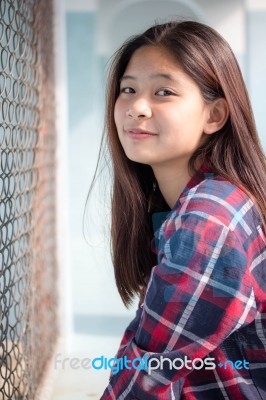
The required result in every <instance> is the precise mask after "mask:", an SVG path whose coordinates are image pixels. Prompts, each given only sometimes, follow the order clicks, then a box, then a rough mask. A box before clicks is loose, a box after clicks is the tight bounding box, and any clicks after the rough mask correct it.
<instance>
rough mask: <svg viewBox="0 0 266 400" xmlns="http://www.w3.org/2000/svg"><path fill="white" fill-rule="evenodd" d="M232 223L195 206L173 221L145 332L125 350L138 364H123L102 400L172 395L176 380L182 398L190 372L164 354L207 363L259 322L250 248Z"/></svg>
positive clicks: (154, 277)
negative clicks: (245, 327) (206, 359)
mask: <svg viewBox="0 0 266 400" xmlns="http://www.w3.org/2000/svg"><path fill="white" fill-rule="evenodd" d="M239 224H240V223H239ZM229 226H230V225H228V226H225V225H224V224H223V223H221V222H220V221H219V220H218V219H217V218H216V217H215V216H213V215H208V214H206V213H204V212H196V211H195V212H188V213H184V214H183V215H181V216H177V217H175V218H174V219H173V220H171V221H169V223H168V225H167V226H166V228H165V240H163V241H162V242H163V244H161V247H162V248H160V249H159V251H158V265H156V266H155V267H154V268H153V270H152V273H151V277H150V281H149V284H148V288H147V292H146V297H145V301H144V307H143V312H142V314H141V318H140V323H139V326H138V329H137V331H136V334H135V335H134V336H133V337H132V338H131V340H130V341H129V342H128V343H127V345H126V346H125V348H124V351H123V352H121V353H120V355H121V357H122V360H123V359H124V360H125V359H126V360H130V361H131V368H130V365H129V364H127V367H125V366H124V367H122V366H121V369H120V371H119V372H118V373H117V374H115V375H113V376H112V377H111V379H110V382H109V385H108V387H107V388H106V390H105V392H104V394H103V396H102V397H101V400H109V399H110V400H111V399H116V400H122V399H123V400H133V399H138V400H144V399H145V400H152V399H153V400H155V399H164V400H168V399H169V400H170V399H172V398H173V397H172V396H171V391H172V384H173V383H174V384H175V399H177V398H178V397H177V394H176V393H177V392H178V391H179V393H181V390H182V385H183V382H184V377H185V376H186V375H187V374H189V372H191V369H189V368H187V367H183V368H179V369H178V368H170V363H169V362H167V361H166V362H163V364H162V357H164V358H167V359H168V360H170V361H172V362H173V361H174V360H176V359H179V360H181V361H179V364H178V365H181V363H182V360H183V361H185V360H186V359H187V360H194V359H199V361H200V360H203V359H204V357H206V356H207V355H208V353H210V352H211V351H213V350H214V349H215V348H216V347H218V346H219V345H220V343H221V342H222V341H223V340H224V339H225V338H226V337H228V336H229V335H230V334H231V333H233V332H234V331H235V330H236V329H238V328H240V327H241V326H243V325H245V324H248V323H250V322H251V321H252V320H254V318H255V315H256V307H255V300H254V293H253V290H252V286H251V280H250V276H249V261H248V257H247V252H246V251H245V250H244V248H243V243H242V241H243V238H242V237H241V235H239V234H238V230H237V229H236V228H235V229H234V230H232V229H230V228H229ZM237 226H238V225H237ZM136 358H138V359H140V358H141V359H143V360H145V368H141V367H140V366H141V365H142V366H143V365H144V364H139V365H140V366H139V367H138V366H137V365H136V363H135V362H133V360H134V359H136ZM176 365H177V362H175V366H176ZM178 387H179V390H178Z"/></svg>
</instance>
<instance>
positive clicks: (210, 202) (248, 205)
mask: <svg viewBox="0 0 266 400" xmlns="http://www.w3.org/2000/svg"><path fill="white" fill-rule="evenodd" d="M173 211H174V213H175V212H176V214H178V215H182V214H186V215H187V214H189V213H193V214H195V213H196V214H197V215H198V216H199V217H200V216H201V217H202V218H204V217H205V218H210V217H213V218H215V219H216V220H217V221H219V222H220V223H221V224H223V225H225V226H227V227H229V228H230V229H231V230H233V229H234V228H235V226H237V225H238V224H239V222H241V224H240V225H242V226H243V225H244V226H245V228H246V230H247V231H249V229H248V226H251V225H254V223H255V224H258V223H259V221H260V217H259V213H258V211H257V208H256V206H255V203H254V202H253V200H252V198H251V196H249V195H248V194H247V193H246V192H245V190H243V188H242V187H240V186H238V185H236V184H234V183H232V182H230V181H229V180H227V179H225V178H223V177H221V176H217V175H210V176H209V177H208V178H206V179H204V180H202V181H201V182H200V183H198V184H197V185H196V186H194V187H192V188H190V189H189V190H188V191H187V192H186V193H185V194H184V196H183V197H181V198H180V202H179V204H178V207H177V208H176V210H173Z"/></svg>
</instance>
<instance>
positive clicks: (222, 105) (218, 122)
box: [204, 97, 229, 135]
mask: <svg viewBox="0 0 266 400" xmlns="http://www.w3.org/2000/svg"><path fill="white" fill-rule="evenodd" d="M209 106H210V108H209V115H208V119H207V121H206V123H205V128H204V133H206V134H207V135H210V134H212V133H215V132H217V131H219V130H220V129H222V127H223V126H224V125H225V123H226V121H227V119H228V117H229V108H228V104H227V101H226V100H225V99H224V98H223V97H220V98H219V99H217V100H214V101H213V102H212V103H211V104H210V105H209Z"/></svg>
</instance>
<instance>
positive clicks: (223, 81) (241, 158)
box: [90, 21, 266, 306]
mask: <svg viewBox="0 0 266 400" xmlns="http://www.w3.org/2000/svg"><path fill="white" fill-rule="evenodd" d="M146 45H153V46H157V47H161V48H164V49H166V50H167V51H168V52H169V53H170V54H172V55H174V56H175V57H176V60H177V61H178V62H179V64H181V65H182V66H183V68H184V70H185V72H186V73H187V74H188V75H190V77H192V78H193V79H194V81H195V82H196V83H197V84H198V85H199V87H200V90H201V93H202V95H203V97H204V99H205V100H206V101H207V102H211V101H213V100H215V99H217V98H219V97H224V98H225V99H226V101H227V103H228V107H229V111H230V117H229V118H228V120H227V122H226V124H225V125H224V127H223V128H222V129H221V130H220V131H219V132H216V133H214V134H212V135H209V136H210V137H209V140H208V141H207V143H204V144H203V145H202V146H201V147H200V148H198V149H197V150H196V151H195V153H194V154H193V155H192V156H191V158H190V160H189V168H190V170H191V171H192V172H193V173H194V172H195V171H196V167H195V166H196V163H197V160H198V159H199V158H200V159H201V158H203V159H205V160H206V159H208V162H209V165H210V169H211V170H212V171H214V172H215V173H217V174H218V175H220V176H223V177H224V178H226V179H228V180H229V181H231V182H232V183H234V184H236V185H238V186H241V188H242V189H243V190H245V191H246V193H248V194H249V196H250V197H251V198H252V199H253V201H255V203H256V205H257V208H258V211H259V213H260V215H261V219H262V225H263V229H264V231H265V232H266V217H265V216H266V201H265V188H266V162H265V155H264V154H263V151H262V147H261V144H260V141H259V138H258V135H257V133H256V127H255V123H254V119H253V114H252V109H251V106H250V101H249V98H248V94H247V90H246V87H245V84H244V81H243V78H242V74H241V71H240V68H239V66H238V63H237V61H236V59H235V56H234V54H233V52H232V50H231V48H230V46H229V45H228V43H227V42H226V41H225V40H224V39H223V38H222V37H221V36H220V35H219V34H218V33H217V32H216V31H215V30H214V29H212V28H210V27H209V26H206V25H204V24H201V23H198V22H194V21H170V22H167V23H163V24H157V25H155V26H153V27H151V28H150V29H148V30H147V31H146V32H144V33H143V34H140V35H138V36H134V37H133V38H130V39H129V40H128V41H127V42H125V43H124V45H123V46H122V47H121V48H120V49H119V50H118V51H117V52H116V53H115V55H114V58H113V60H112V64H111V67H110V72H109V77H108V78H109V79H108V87H107V96H106V119H105V135H106V136H105V139H106V141H107V145H108V148H109V151H110V155H111V160H112V167H113V182H112V220H111V245H112V260H113V264H114V271H115V279H116V284H117V288H118V291H119V293H120V296H121V298H122V300H123V302H124V304H125V305H126V306H127V305H129V304H130V302H131V300H132V298H133V296H134V294H141V293H142V291H143V289H145V285H146V284H147V279H148V278H149V275H150V271H151V268H152V266H153V265H154V264H155V263H156V260H155V255H154V254H153V253H152V251H151V244H150V242H151V239H152V237H153V230H152V224H151V214H152V213H153V212H155V211H160V210H167V208H168V207H167V204H166V203H165V201H164V199H163V197H162V195H161V193H160V192H159V190H158V189H157V192H155V193H154V180H155V177H154V174H153V171H152V169H151V167H150V166H148V165H144V164H140V163H137V162H133V161H131V160H129V159H128V158H127V157H126V155H125V153H124V150H123V148H122V146H121V143H120V141H119V138H118V134H117V129H116V125H115V121H114V106H115V102H116V99H117V97H118V95H119V83H120V78H121V77H122V76H123V74H124V71H125V69H126V67H127V65H128V63H129V61H130V59H131V57H132V55H133V53H134V52H135V51H136V50H137V49H138V48H140V47H141V46H146ZM93 183H94V180H93V182H92V186H93ZM92 186H91V188H92ZM91 188H90V190H91ZM168 209H169V208H168Z"/></svg>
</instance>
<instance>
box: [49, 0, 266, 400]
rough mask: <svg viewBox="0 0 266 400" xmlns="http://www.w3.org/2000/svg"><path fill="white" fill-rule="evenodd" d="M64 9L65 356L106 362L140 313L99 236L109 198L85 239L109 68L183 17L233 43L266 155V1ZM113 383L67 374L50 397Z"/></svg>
mask: <svg viewBox="0 0 266 400" xmlns="http://www.w3.org/2000/svg"><path fill="white" fill-rule="evenodd" d="M60 7H61V8H60ZM60 7H59V11H60V12H59V17H60V19H59V20H60V24H61V28H60V29H61V34H60V35H61V36H60V43H61V47H60V48H61V53H60V55H58V65H60V68H59V70H60V72H59V79H60V80H61V84H62V85H63V86H64V87H65V89H64V95H65V97H64V99H65V100H64V101H65V105H64V113H63V112H62V111H61V112H62V116H61V117H62V120H63V119H64V118H65V127H66V129H65V131H64V132H62V131H61V133H60V132H59V134H60V135H65V136H66V137H65V138H64V139H62V142H63V143H64V146H65V147H64V146H62V148H64V149H65V152H64V155H63V156H62V158H63V161H64V163H65V164H64V165H65V169H64V170H63V171H62V176H61V179H62V185H63V186H62V187H63V188H64V190H65V191H66V192H65V194H66V199H67V201H64V202H63V203H62V205H61V206H62V213H63V211H64V213H63V214H62V215H63V216H64V218H65V216H66V215H67V216H68V219H66V218H65V223H66V230H65V233H66V234H67V237H68V242H67V243H66V241H65V240H64V249H65V250H66V251H67V257H65V262H64V265H63V266H62V268H63V271H64V277H63V280H64V282H65V283H64V285H63V286H62V288H63V291H62V299H63V302H62V305H61V306H62V307H63V308H62V313H63V314H62V315H64V316H65V317H64V318H63V319H62V324H63V325H64V334H65V338H66V341H65V344H66V345H65V351H66V353H67V354H79V355H83V357H85V356H86V357H89V358H92V357H94V356H99V355H102V354H103V355H105V356H109V357H111V356H114V355H115V352H116V350H117V346H118V345H119V341H120V339H121V335H122V333H123V330H124V328H125V327H126V325H127V324H128V322H129V321H130V320H131V319H132V317H133V315H134V312H135V311H134V310H135V305H133V306H132V308H131V309H129V310H127V309H126V308H125V307H124V306H123V304H122V302H121V300H120V298H119V296H118V294H117V290H116V287H115V283H114V276H113V271H112V265H111V261H110V251H109V237H108V230H107V231H104V229H103V227H102V225H106V221H108V210H109V209H108V205H107V206H105V204H104V201H103V197H104V193H103V189H102V192H101V190H100V189H99V190H98V191H96V192H97V193H98V195H97V194H95V197H93V199H92V200H91V201H90V203H89V205H88V212H89V218H88V215H87V218H86V221H87V223H86V229H85V232H87V233H88V234H87V236H86V237H87V241H90V242H93V244H91V245H89V244H88V243H87V241H86V240H85V238H84V236H83V227H82V219H83V212H84V207H85V201H86V196H87V193H88V189H89V186H90V182H91V179H92V177H93V174H94V171H95V166H96V162H97V155H98V149H99V144H100V139H101V134H102V129H103V115H104V88H105V79H106V72H107V67H108V60H109V58H110V56H111V55H112V54H113V52H114V51H115V50H116V49H117V48H118V47H119V46H120V45H121V43H122V42H123V41H124V40H125V39H126V38H128V37H129V36H130V35H132V34H136V33H138V32H141V31H143V30H144V29H146V28H147V27H149V26H150V25H151V24H153V23H154V21H158V20H159V21H161V20H165V19H167V18H169V17H181V18H188V19H195V20H198V21H201V22H204V23H207V24H209V25H211V26H212V27H214V28H215V29H217V30H218V31H219V32H220V33H221V34H222V35H223V36H224V37H225V39H226V40H227V41H228V42H229V44H230V45H231V47H232V49H233V51H234V53H235V55H236V57H237V59H238V61H239V64H240V67H241V70H242V73H243V75H244V79H245V82H246V84H247V87H248V91H249V94H250V98H251V102H252V106H253V110H254V114H255V119H256V123H257V128H258V131H259V135H260V138H261V141H262V144H263V146H264V149H265V148H266V118H265V106H266V102H265V92H266V74H265V71H266V47H265V39H266V0H224V1H220V0H194V1H192V0H179V1H178V0H144V1H139V0H112V1H110V0H65V1H63V2H62V3H61V5H60ZM59 20H58V21H59ZM58 29H59V28H58ZM63 77H64V79H65V80H63ZM60 102H61V100H60V101H59V104H60ZM106 182H107V183H106V185H107V186H108V181H106ZM97 196H98V197H97ZM64 238H66V235H64ZM66 374H68V375H67V376H68V379H65V377H66ZM108 374H109V372H108V371H103V370H102V371H91V370H88V371H85V372H84V371H83V376H82V372H81V371H79V372H78V371H73V370H69V371H68V372H66V370H65V371H62V370H61V371H59V377H58V378H57V380H56V387H55V389H54V393H53V396H54V397H53V398H55V399H68V398H69V399H70V398H71V399H72V398H73V394H75V399H85V398H95V399H97V398H99V396H100V393H101V392H102V390H103V389H104V388H105V386H106V384H107V379H108ZM78 396H80V397H78Z"/></svg>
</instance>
